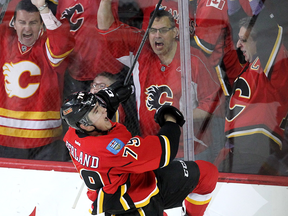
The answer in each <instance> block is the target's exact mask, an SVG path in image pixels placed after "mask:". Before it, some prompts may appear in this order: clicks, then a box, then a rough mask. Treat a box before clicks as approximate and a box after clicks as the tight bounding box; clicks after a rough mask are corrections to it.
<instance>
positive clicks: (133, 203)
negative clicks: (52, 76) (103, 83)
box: [61, 84, 218, 216]
mask: <svg viewBox="0 0 288 216" xmlns="http://www.w3.org/2000/svg"><path fill="white" fill-rule="evenodd" d="M130 93H131V88H130V86H125V87H123V86H119V85H118V87H117V85H114V84H113V85H112V86H110V87H108V88H106V89H104V90H101V91H99V92H98V93H96V94H95V95H93V94H91V93H86V92H78V93H75V94H73V95H71V96H69V97H68V98H67V99H66V100H65V101H64V104H63V106H62V109H61V113H62V117H63V119H64V120H65V121H66V122H67V123H68V125H69V126H70V128H69V130H68V132H67V133H66V135H65V137H64V140H65V142H66V146H67V148H68V149H69V151H70V155H71V158H72V160H73V163H74V165H75V167H76V169H77V170H78V172H79V174H80V176H81V178H82V179H83V180H84V182H85V184H86V186H87V187H88V192H87V195H88V197H89V198H90V199H91V200H92V201H93V204H92V209H93V210H92V214H93V215H95V214H100V213H103V212H105V215H116V216H117V215H127V216H128V215H129V216H132V215H133V216H134V215H135V216H140V215H149V216H162V215H163V211H164V209H166V208H173V207H177V206H178V207H179V206H182V203H183V200H184V199H185V197H187V198H186V201H185V206H186V213H187V215H190V216H200V215H203V214H204V212H205V209H206V208H207V206H208V203H209V202H210V200H211V193H212V191H213V190H214V188H215V185H216V182H217V179H218V171H217V169H216V167H215V166H214V165H212V164H211V163H209V162H205V161H195V162H194V161H173V159H174V158H175V156H176V153H177V149H178V145H179V138H180V133H181V132H180V127H179V126H182V125H183V124H184V123H185V120H184V117H183V115H182V114H181V112H180V111H179V110H178V109H176V108H175V107H173V106H170V105H165V106H162V107H160V108H159V109H158V110H157V112H156V114H155V121H156V122H157V123H158V124H159V125H160V127H161V129H160V131H159V132H158V134H157V135H153V136H146V137H145V138H142V137H140V136H135V137H132V136H131V134H130V132H128V130H127V129H126V128H125V127H124V126H123V125H122V124H120V123H113V122H111V121H110V119H109V118H111V117H112V116H113V115H114V113H115V111H116V110H117V107H118V105H119V102H123V101H125V100H126V99H127V98H128V97H129V94H130ZM175 182H177V184H175Z"/></svg>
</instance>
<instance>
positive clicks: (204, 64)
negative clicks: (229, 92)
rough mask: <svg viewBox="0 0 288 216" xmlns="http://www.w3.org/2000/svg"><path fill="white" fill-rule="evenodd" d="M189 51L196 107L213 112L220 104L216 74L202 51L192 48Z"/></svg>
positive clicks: (219, 90)
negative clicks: (195, 91)
mask: <svg viewBox="0 0 288 216" xmlns="http://www.w3.org/2000/svg"><path fill="white" fill-rule="evenodd" d="M191 53H192V58H191V59H192V61H191V65H192V81H193V82H194V83H197V101H198V107H197V108H199V109H202V110H204V111H206V112H208V113H210V114H213V112H214V111H215V110H216V108H217V107H218V106H219V104H220V92H221V91H222V90H221V86H220V83H219V80H218V78H217V74H216V72H215V70H214V68H212V66H211V64H210V63H209V62H208V60H207V58H206V57H205V56H204V54H203V53H201V52H200V51H199V50H196V49H193V48H192V51H191Z"/></svg>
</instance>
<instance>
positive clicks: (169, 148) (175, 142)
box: [154, 105, 185, 167]
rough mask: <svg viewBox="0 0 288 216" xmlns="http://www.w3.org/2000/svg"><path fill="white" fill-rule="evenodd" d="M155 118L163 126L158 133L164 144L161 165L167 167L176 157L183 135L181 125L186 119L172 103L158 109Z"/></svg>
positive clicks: (162, 144)
mask: <svg viewBox="0 0 288 216" xmlns="http://www.w3.org/2000/svg"><path fill="white" fill-rule="evenodd" d="M154 119H155V121H156V122H157V123H158V124H159V125H160V127H161V129H160V131H159V132H158V134H157V135H158V136H159V139H160V143H161V146H162V156H161V160H160V167H165V166H167V165H168V164H169V163H170V161H172V160H173V159H174V158H175V157H176V154H177V152H178V147H179V139H180V135H181V131H180V127H182V126H183V124H184V123H185V120H184V116H183V115H182V113H181V112H180V111H179V110H178V109H177V108H176V107H173V106H170V105H163V106H161V107H160V108H159V109H158V110H157V111H156V113H155V117H154ZM179 126H180V127H179Z"/></svg>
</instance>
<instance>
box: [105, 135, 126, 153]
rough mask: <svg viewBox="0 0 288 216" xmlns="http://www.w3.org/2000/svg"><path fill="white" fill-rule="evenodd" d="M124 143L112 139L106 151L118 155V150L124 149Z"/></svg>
mask: <svg viewBox="0 0 288 216" xmlns="http://www.w3.org/2000/svg"><path fill="white" fill-rule="evenodd" d="M124 145H125V144H124V143H123V142H122V141H121V140H119V139H117V138H114V139H113V140H112V141H111V142H110V143H109V144H108V146H107V147H106V149H107V150H108V151H110V152H112V153H113V154H115V155H116V154H118V153H119V152H120V150H121V149H122V148H123V147H124Z"/></svg>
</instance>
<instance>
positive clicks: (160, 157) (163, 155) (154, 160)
mask: <svg viewBox="0 0 288 216" xmlns="http://www.w3.org/2000/svg"><path fill="white" fill-rule="evenodd" d="M180 134H181V132H180V128H179V126H178V125H177V124H176V123H173V122H166V123H165V124H164V125H163V127H162V128H161V129H160V131H159V133H158V135H157V136H147V137H145V138H141V137H138V136H136V137H133V138H131V139H130V140H129V141H128V143H127V144H126V145H125V146H124V147H123V149H122V158H125V159H126V160H129V159H130V163H127V164H128V165H127V166H125V167H123V169H124V170H126V172H129V173H130V172H132V173H143V172H146V171H151V170H155V169H158V168H161V167H165V166H167V165H168V164H169V163H170V161H172V160H173V159H174V158H175V156H176V154H177V150H178V146H179V139H180Z"/></svg>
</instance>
